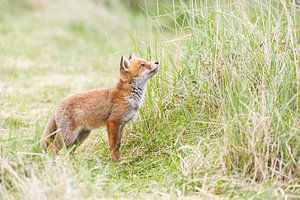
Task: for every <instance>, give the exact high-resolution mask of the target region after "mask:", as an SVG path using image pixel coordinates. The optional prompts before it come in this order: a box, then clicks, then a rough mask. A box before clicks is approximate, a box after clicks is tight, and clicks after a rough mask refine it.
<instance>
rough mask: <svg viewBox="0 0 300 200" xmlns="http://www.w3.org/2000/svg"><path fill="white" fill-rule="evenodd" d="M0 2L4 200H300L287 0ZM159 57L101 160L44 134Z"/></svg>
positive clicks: (299, 29)
mask: <svg viewBox="0 0 300 200" xmlns="http://www.w3.org/2000/svg"><path fill="white" fill-rule="evenodd" d="M137 2H138V1H132V0H127V1H121V0H114V1H105V0H98V1H97V0H86V1H83V0H55V1H51V0H0V199H5V200H7V199H299V198H300V197H299V196H300V63H299V62H300V61H299V60H300V46H299V44H300V6H299V3H297V1H294V0H291V1H287V0H280V1H279V0H278V1H272V0H261V1H258V0H250V1H246V0H237V1H233V0H226V1H225V0H216V1H209V0H204V1H200V0H199V1H184V0H182V1H174V0H169V1H168V0H165V1H158V0H156V1H155V0H151V1H140V3H137ZM132 52H135V53H136V54H137V55H139V56H140V57H143V58H145V59H147V60H159V61H160V71H159V73H158V74H157V75H156V76H155V77H154V78H153V79H151V81H150V83H149V84H148V88H147V93H146V99H145V102H144V105H143V107H142V109H141V110H140V112H139V117H138V118H137V119H136V120H135V121H134V122H131V123H130V124H128V125H127V126H126V128H125V132H124V134H123V136H122V146H121V154H122V160H121V161H120V162H113V161H111V159H110V158H109V153H108V149H107V136H106V130H105V128H101V129H98V130H95V131H94V132H93V133H92V135H91V136H90V137H89V138H88V140H87V141H85V142H84V143H83V144H82V145H81V146H80V147H79V148H78V149H77V150H76V152H75V153H74V154H71V155H70V154H68V153H67V152H66V151H62V152H61V153H60V154H59V156H57V157H52V156H51V155H47V154H45V153H42V151H41V149H40V147H39V140H40V136H41V133H42V130H43V128H44V126H45V124H46V122H47V120H48V119H49V117H50V116H51V114H52V113H53V111H54V109H55V106H56V105H57V103H58V102H59V101H60V100H61V99H62V98H64V97H65V96H66V95H69V94H71V93H74V92H78V91H83V90H89V89H95V88H106V87H113V86H114V85H115V84H116V83H117V81H118V69H119V62H120V58H121V56H122V55H124V56H129V54H130V53H132Z"/></svg>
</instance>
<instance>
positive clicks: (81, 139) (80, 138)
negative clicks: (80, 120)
mask: <svg viewBox="0 0 300 200" xmlns="http://www.w3.org/2000/svg"><path fill="white" fill-rule="evenodd" d="M90 133H91V131H90V130H82V131H81V132H80V133H79V135H78V138H77V140H76V143H77V144H81V143H83V142H84V140H85V139H86V138H87V137H88V136H89V135H90Z"/></svg>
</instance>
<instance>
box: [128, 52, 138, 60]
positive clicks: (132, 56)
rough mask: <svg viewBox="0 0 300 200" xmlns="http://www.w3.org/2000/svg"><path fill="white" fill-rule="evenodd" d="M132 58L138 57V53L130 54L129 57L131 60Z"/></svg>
mask: <svg viewBox="0 0 300 200" xmlns="http://www.w3.org/2000/svg"><path fill="white" fill-rule="evenodd" d="M131 58H136V55H135V54H134V53H132V54H130V56H129V58H128V59H129V60H131Z"/></svg>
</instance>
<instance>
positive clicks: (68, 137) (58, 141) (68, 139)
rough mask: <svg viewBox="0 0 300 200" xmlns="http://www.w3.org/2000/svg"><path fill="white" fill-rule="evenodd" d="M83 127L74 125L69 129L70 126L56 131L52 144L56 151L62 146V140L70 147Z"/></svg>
mask: <svg viewBox="0 0 300 200" xmlns="http://www.w3.org/2000/svg"><path fill="white" fill-rule="evenodd" d="M82 129H83V127H81V126H80V127H75V128H73V129H71V128H70V127H63V128H62V131H61V132H59V133H57V134H56V136H55V138H54V146H55V151H56V153H58V152H59V150H60V149H61V148H62V142H64V144H65V146H66V148H67V149H69V148H70V147H72V146H73V145H74V144H75V142H76V140H77V139H78V136H79V134H80V133H81V131H82Z"/></svg>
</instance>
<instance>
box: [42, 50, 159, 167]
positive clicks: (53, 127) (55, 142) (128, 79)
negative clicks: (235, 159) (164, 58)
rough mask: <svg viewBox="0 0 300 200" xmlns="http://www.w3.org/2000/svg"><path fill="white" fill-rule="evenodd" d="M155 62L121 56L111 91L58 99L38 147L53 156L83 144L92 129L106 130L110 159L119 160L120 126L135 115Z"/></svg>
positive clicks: (132, 56) (152, 72)
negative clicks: (115, 82) (118, 72)
mask: <svg viewBox="0 0 300 200" xmlns="http://www.w3.org/2000/svg"><path fill="white" fill-rule="evenodd" d="M158 69H159V63H158V61H155V62H147V61H145V60H143V59H140V58H138V57H136V56H135V55H133V54H131V55H130V57H129V59H127V58H125V57H123V56H122V58H121V63H120V80H119V82H118V84H117V86H116V87H115V88H112V89H97V90H92V91H87V92H82V93H77V94H73V95H71V96H69V97H67V98H65V99H64V100H62V101H61V102H60V103H59V105H58V107H57V108H56V110H55V113H54V116H53V117H52V118H51V119H50V120H49V122H48V124H47V125H46V127H45V130H44V132H43V135H42V138H41V147H42V149H44V150H47V148H48V147H49V145H52V146H53V147H54V148H55V151H56V153H58V151H59V150H60V149H61V148H62V141H63V142H64V144H65V146H66V147H67V148H70V147H72V146H73V145H74V144H76V143H77V142H83V140H85V139H86V138H87V137H88V135H89V134H90V132H91V130H92V129H96V128H99V127H100V126H105V125H106V127H107V132H108V140H109V150H110V155H111V158H112V160H114V161H118V160H119V159H120V153H119V148H120V144H121V142H120V140H121V132H122V129H123V127H124V125H125V124H126V123H127V122H129V121H130V120H132V119H134V118H135V117H136V116H137V114H138V109H139V108H140V107H141V105H142V103H143V99H144V95H145V90H146V85H147V82H148V80H149V79H150V78H151V77H152V76H153V75H154V74H156V73H157V72H158Z"/></svg>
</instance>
